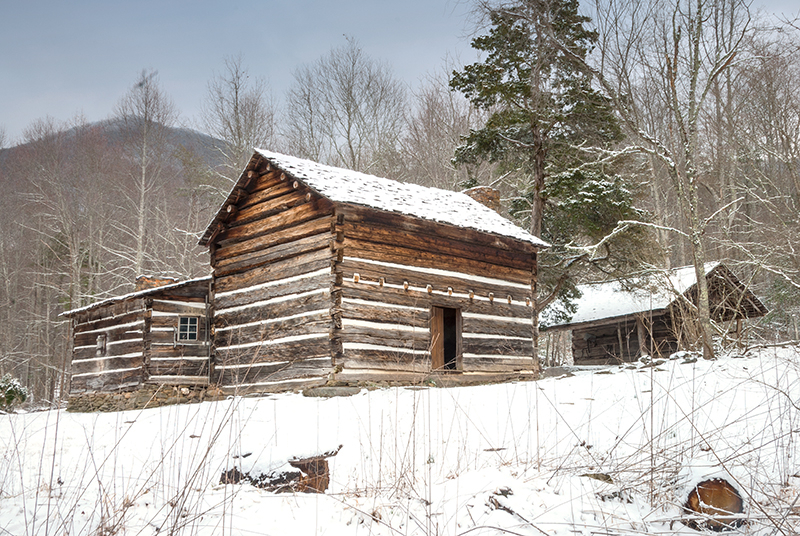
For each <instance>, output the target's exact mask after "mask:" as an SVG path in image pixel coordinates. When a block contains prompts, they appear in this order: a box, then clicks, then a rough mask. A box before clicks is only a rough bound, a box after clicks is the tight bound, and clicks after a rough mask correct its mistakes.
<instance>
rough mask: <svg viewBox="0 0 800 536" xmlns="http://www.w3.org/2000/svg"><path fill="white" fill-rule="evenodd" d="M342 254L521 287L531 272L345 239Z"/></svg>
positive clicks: (528, 281)
mask: <svg viewBox="0 0 800 536" xmlns="http://www.w3.org/2000/svg"><path fill="white" fill-rule="evenodd" d="M344 247H345V254H346V255H347V256H349V257H360V258H365V259H370V260H376V261H381V262H390V263H395V264H408V265H411V266H417V267H420V268H437V269H440V270H450V271H453V272H460V273H465V274H474V275H478V276H482V277H492V278H496V279H503V280H506V281H511V282H513V283H519V284H523V285H527V284H530V281H531V272H529V271H526V270H517V269H514V268H506V267H504V266H498V265H495V264H489V263H486V262H481V261H473V260H465V259H459V258H453V257H449V256H447V255H443V254H439V253H430V252H427V251H420V250H415V249H411V248H403V247H399V246H390V245H386V244H378V243H375V242H367V241H364V240H354V239H349V238H346V239H345V244H344Z"/></svg>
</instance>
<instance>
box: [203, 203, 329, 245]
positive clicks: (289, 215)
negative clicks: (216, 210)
mask: <svg viewBox="0 0 800 536" xmlns="http://www.w3.org/2000/svg"><path fill="white" fill-rule="evenodd" d="M332 212H333V207H332V205H331V204H330V203H329V202H327V201H325V200H323V199H312V200H311V201H309V202H307V203H303V204H302V205H299V206H296V207H294V208H290V209H288V210H285V211H283V212H280V213H278V214H274V215H272V216H268V217H266V218H262V219H259V220H255V221H253V222H250V223H246V224H244V225H239V226H235V227H228V228H226V229H225V231H224V232H223V233H222V235H221V239H220V240H218V244H219V245H220V246H227V245H229V244H233V243H234V242H239V241H242V240H248V239H251V238H256V237H258V236H261V235H264V234H267V233H273V232H276V231H279V230H281V229H285V228H287V227H292V226H294V225H299V224H301V223H303V222H307V221H309V220H313V219H316V218H320V217H322V216H325V215H330V214H332Z"/></svg>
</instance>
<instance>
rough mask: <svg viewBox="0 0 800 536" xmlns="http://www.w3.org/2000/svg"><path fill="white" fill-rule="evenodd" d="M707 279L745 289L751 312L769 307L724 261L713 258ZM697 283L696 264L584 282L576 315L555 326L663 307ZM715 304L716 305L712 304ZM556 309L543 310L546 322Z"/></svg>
mask: <svg viewBox="0 0 800 536" xmlns="http://www.w3.org/2000/svg"><path fill="white" fill-rule="evenodd" d="M705 272H706V279H710V278H712V277H719V278H721V279H722V280H724V281H725V282H726V284H728V285H730V286H731V287H732V288H735V289H736V290H737V291H739V292H742V293H743V298H742V300H741V304H740V306H741V308H742V309H743V310H746V311H747V316H749V317H753V316H762V315H764V314H766V312H767V309H766V307H764V305H763V304H762V303H761V302H760V301H759V300H758V298H756V296H755V295H754V294H753V293H752V292H751V291H750V290H747V289H746V288H744V285H742V284H741V283H740V282H739V280H738V279H736V277H735V276H734V275H733V273H732V272H731V271H730V270H728V268H726V267H725V265H723V264H722V263H720V262H709V263H706V265H705ZM696 283H697V275H696V273H695V269H694V266H683V267H681V268H675V269H672V270H665V271H663V272H658V273H655V274H650V275H648V276H645V277H643V278H641V279H640V280H639V281H636V282H632V281H626V282H625V283H623V282H622V281H607V282H603V283H589V284H586V285H580V286H579V287H578V290H580V291H581V293H582V296H581V297H580V298H578V300H577V301H576V302H575V305H576V311H575V313H574V314H573V315H572V319H571V320H570V321H569V322H566V323H561V324H559V323H555V324H553V325H551V326H550V327H551V328H558V327H561V328H563V327H565V326H572V325H576V324H585V323H588V322H595V321H597V320H602V319H611V318H620V317H625V316H629V315H634V314H637V313H644V312H649V311H653V312H658V311H663V310H664V309H666V308H667V307H669V306H670V304H672V303H673V302H675V301H676V300H678V299H679V298H680V297H681V296H685V295H687V293H688V292H690V291H691V290H692V287H694V286H695V284H696ZM712 307H713V305H712ZM553 312H554V311H552V310H551V311H549V312H548V311H547V310H546V311H545V312H544V313H543V314H542V317H543V322H545V323H546V318H547V317H548V316H550V317H552V316H553V315H552V313H553Z"/></svg>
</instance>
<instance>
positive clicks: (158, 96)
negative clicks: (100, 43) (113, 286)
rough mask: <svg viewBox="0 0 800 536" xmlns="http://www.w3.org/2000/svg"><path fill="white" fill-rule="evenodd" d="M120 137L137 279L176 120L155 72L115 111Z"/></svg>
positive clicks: (142, 77)
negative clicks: (124, 153) (125, 159)
mask: <svg viewBox="0 0 800 536" xmlns="http://www.w3.org/2000/svg"><path fill="white" fill-rule="evenodd" d="M116 116H117V118H118V119H119V120H120V121H121V125H122V134H123V137H124V139H125V144H126V146H127V148H128V156H129V158H130V162H131V164H132V168H131V179H132V182H133V184H134V185H135V187H134V188H132V189H130V190H124V193H125V195H126V197H127V199H128V201H129V203H130V205H131V208H132V209H133V211H134V214H135V215H136V223H135V225H133V226H132V227H129V228H127V232H128V233H129V234H130V235H131V238H132V239H133V240H134V242H135V247H134V250H133V252H132V255H131V259H130V260H131V261H132V264H133V269H134V272H135V274H136V275H139V274H142V273H143V270H144V269H145V261H146V260H147V255H146V253H147V250H148V247H147V246H148V244H147V237H148V220H149V218H150V215H151V210H152V209H151V201H152V197H153V196H154V194H155V193H156V191H157V190H158V189H159V188H160V187H161V186H162V185H163V183H164V179H163V177H162V173H163V172H164V168H165V165H166V162H167V160H168V158H169V156H170V151H171V148H170V143H169V139H168V138H169V136H170V130H169V128H168V127H170V126H171V125H172V124H173V123H174V122H175V120H176V119H177V112H176V111H175V106H174V105H173V103H172V101H171V99H170V98H169V97H168V96H167V95H166V94H165V93H164V91H163V90H162V89H161V87H160V85H159V82H158V73H157V72H156V71H150V72H149V73H148V72H146V71H142V73H141V75H140V76H139V79H138V80H137V81H136V83H135V84H134V85H133V87H132V88H131V89H130V90H129V91H128V93H127V94H126V95H125V96H124V97H122V99H121V100H120V101H119V103H118V104H117V107H116Z"/></svg>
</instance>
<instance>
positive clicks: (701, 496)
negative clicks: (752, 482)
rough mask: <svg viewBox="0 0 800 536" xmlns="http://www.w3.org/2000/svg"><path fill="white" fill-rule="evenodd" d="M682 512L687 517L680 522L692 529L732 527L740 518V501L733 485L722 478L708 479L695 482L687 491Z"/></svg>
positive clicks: (741, 508)
mask: <svg viewBox="0 0 800 536" xmlns="http://www.w3.org/2000/svg"><path fill="white" fill-rule="evenodd" d="M683 509H684V512H685V513H686V514H691V517H688V518H685V519H683V520H682V521H683V524H684V525H686V526H687V527H690V528H693V529H695V530H701V529H710V530H713V531H717V532H720V531H723V530H733V529H735V528H736V527H739V526H741V525H742V523H743V522H744V520H743V519H742V518H741V517H740V514H743V513H744V501H742V497H741V495H739V492H738V491H737V490H736V488H734V487H733V485H732V484H731V483H730V482H728V481H727V480H725V479H723V478H711V479H708V480H703V481H702V482H699V483H698V484H697V485H696V486H695V487H694V489H692V491H691V492H690V493H689V498H688V499H686V504H684V505H683Z"/></svg>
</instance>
